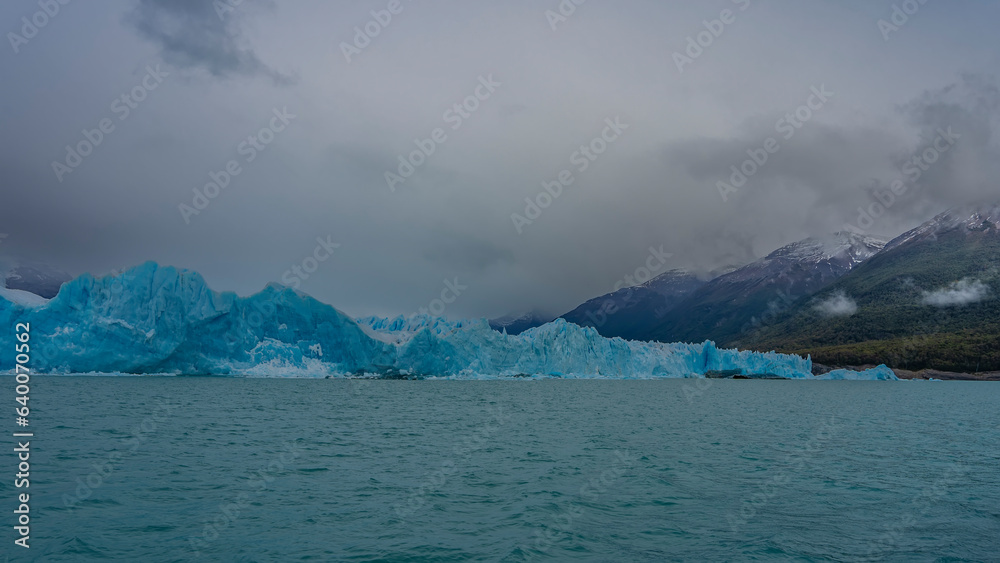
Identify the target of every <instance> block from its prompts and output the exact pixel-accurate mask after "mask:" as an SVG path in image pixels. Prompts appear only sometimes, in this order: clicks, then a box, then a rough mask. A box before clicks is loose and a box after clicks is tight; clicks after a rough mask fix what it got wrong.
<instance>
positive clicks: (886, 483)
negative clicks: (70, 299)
mask: <svg viewBox="0 0 1000 563" xmlns="http://www.w3.org/2000/svg"><path fill="white" fill-rule="evenodd" d="M7 387H9V388H12V385H8V386H7ZM10 396H11V401H9V402H11V403H13V391H12V390H11V393H10ZM31 407H32V408H31V417H30V419H31V425H32V426H31V430H33V431H34V432H35V437H34V438H33V439H32V442H31V450H32V456H31V487H30V493H31V511H32V512H31V515H32V520H31V525H32V528H31V540H30V543H31V546H32V547H31V549H30V550H25V549H23V548H19V547H15V546H14V545H13V541H14V537H15V535H14V532H13V530H12V526H13V518H12V517H11V516H10V510H11V509H12V507H13V506H14V498H15V494H16V493H15V489H14V487H13V480H12V479H7V478H5V479H3V484H2V485H0V498H2V499H3V506H5V507H7V508H6V509H5V511H6V512H7V514H8V517H7V524H5V529H6V532H5V536H6V537H7V539H6V540H5V542H4V543H5V545H4V548H3V551H2V553H4V554H5V555H8V556H9V557H10V561H143V562H153V561H194V560H200V561H247V562H249V561H358V562H360V561H400V562H432V561H433V562H439V561H440V562H443V561H512V562H513V561H565V560H572V561H861V560H872V561H875V560H877V561H1000V385H995V384H988V383H965V382H942V383H936V382H798V381H727V380H717V381H706V380H662V381H558V380H543V381H415V382H407V381H359V380H351V381H347V380H302V379H299V380H276V379H227V378H173V377H162V378H160V377H158V378H131V377H130V378H111V377H35V378H33V379H32V388H31ZM11 418H13V415H11ZM11 424H12V421H11ZM9 436H10V433H8V438H7V440H8V444H12V443H13V438H10V437H9ZM7 451H8V454H7V455H6V456H3V460H4V461H3V462H2V463H3V464H4V466H5V467H7V473H8V474H9V476H11V477H12V475H13V473H14V471H13V470H14V468H15V467H16V461H15V458H14V455H13V454H12V453H10V450H9V449H8V450H7Z"/></svg>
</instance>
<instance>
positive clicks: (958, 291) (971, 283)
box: [924, 278, 990, 307]
mask: <svg viewBox="0 0 1000 563" xmlns="http://www.w3.org/2000/svg"><path fill="white" fill-rule="evenodd" d="M989 294H990V286H988V285H986V284H985V283H983V282H981V281H979V280H973V279H971V278H965V279H963V280H959V281H957V282H954V283H952V284H950V285H949V286H947V287H944V288H941V289H938V290H936V291H925V292H924V304H925V305H932V306H934V307H961V306H963V305H969V304H971V303H978V302H980V301H982V300H984V299H986V298H987V297H989Z"/></svg>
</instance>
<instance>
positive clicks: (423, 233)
mask: <svg viewBox="0 0 1000 563" xmlns="http://www.w3.org/2000/svg"><path fill="white" fill-rule="evenodd" d="M64 1H65V0H64ZM577 1H579V0H577ZM229 2H230V3H232V4H237V3H238V1H237V0H229ZM904 4H905V6H904ZM40 5H41V6H42V7H40ZM573 5H574V4H572V2H571V0H567V1H566V2H564V5H563V8H562V9H563V10H564V12H565V13H567V14H568V15H566V16H565V17H563V16H561V15H560V16H558V17H556V14H559V10H560V2H559V0H504V1H503V2H480V1H469V0H440V1H432V0H417V1H410V0H401V2H400V3H399V4H398V6H397V5H396V3H394V2H390V1H389V0H365V1H355V2H319V1H315V2H306V1H296V2H291V1H288V2H264V1H259V0H244V1H243V2H242V3H239V5H236V6H235V7H231V6H229V5H228V4H225V3H224V2H223V1H222V0H220V1H219V2H215V3H214V4H213V3H212V2H210V1H209V0H204V1H201V0H184V1H180V0H142V1H138V0H136V1H106V2H84V1H83V0H75V1H72V2H69V3H68V4H67V5H58V13H55V15H52V16H49V15H48V14H44V12H43V11H42V10H43V7H46V6H47V7H48V9H49V10H50V12H52V11H54V10H55V9H54V7H53V6H49V5H47V4H46V0H42V2H41V3H39V2H38V1H37V0H16V1H15V0H11V1H6V2H3V3H0V21H2V22H3V27H2V31H3V32H4V33H5V34H6V38H7V41H6V43H5V44H4V45H3V47H2V48H0V51H2V53H0V64H2V65H3V66H2V68H3V74H2V76H3V82H2V86H0V89H2V90H0V91H2V95H0V123H2V130H3V132H4V134H3V136H2V138H0V185H2V190H3V200H2V203H0V233H3V234H6V235H7V236H6V238H2V240H0V245H2V246H0V251H4V252H15V253H19V254H22V255H26V256H30V257H33V258H37V259H40V260H44V261H46V262H50V263H52V264H54V265H56V266H58V267H61V268H63V269H65V270H67V271H69V272H71V273H73V274H78V273H82V272H84V271H89V272H92V273H95V274H104V273H107V272H109V271H111V270H114V269H118V268H123V267H127V266H132V265H135V264H138V263H141V262H144V261H146V260H155V261H157V262H160V263H161V264H169V265H175V266H179V267H184V268H190V269H193V270H197V271H198V272H200V273H202V274H203V275H204V276H205V277H206V279H207V280H208V281H209V283H210V284H211V285H212V287H213V288H215V289H217V290H235V291H237V292H239V293H241V294H249V293H253V292H255V291H258V290H260V289H261V288H262V287H263V286H264V285H265V284H266V283H268V282H270V281H281V280H282V278H283V277H284V278H285V280H286V283H287V281H289V280H291V279H292V278H290V277H288V276H289V274H290V273H291V272H290V269H291V268H292V266H293V265H297V266H298V267H300V268H301V267H302V265H303V262H304V261H305V266H306V267H307V268H312V267H313V266H314V265H315V266H316V271H315V272H314V273H312V274H308V276H309V277H308V279H304V277H303V278H299V279H298V284H297V285H300V289H301V290H303V291H306V292H308V293H310V294H312V295H314V296H316V297H317V298H319V299H321V300H323V301H325V302H328V303H331V304H333V305H334V306H336V307H337V308H339V309H341V310H343V311H345V312H347V313H349V314H353V315H366V314H385V315H394V314H399V313H412V312H415V311H417V310H418V309H419V308H420V307H427V306H428V304H429V303H430V302H431V301H432V300H433V299H435V298H437V297H439V296H440V294H441V291H442V290H443V289H445V287H446V284H445V280H449V282H450V283H454V281H455V279H456V278H457V280H458V283H459V284H460V285H462V286H467V288H466V289H462V290H461V295H460V296H459V297H458V298H457V299H456V300H455V301H454V302H453V303H451V304H449V305H448V306H447V310H446V311H445V314H446V315H447V316H450V317H465V316H497V315H501V314H505V313H509V312H520V311H524V310H528V309H540V310H542V311H544V312H547V313H552V314H560V313H563V312H565V311H567V310H569V309H572V308H573V307H575V306H576V305H577V304H579V303H580V302H582V301H584V300H586V299H589V298H591V297H594V296H596V295H601V294H603V293H607V292H608V291H610V290H611V289H612V288H613V286H614V285H615V283H616V282H617V281H618V280H620V279H622V278H624V276H626V275H633V274H634V273H635V272H636V270H637V268H639V267H641V266H643V265H645V264H646V263H647V262H649V261H650V260H649V257H650V256H651V253H650V247H653V248H655V249H657V250H659V249H660V248H661V247H662V251H663V252H664V253H669V254H672V257H671V258H669V260H668V263H667V264H665V265H664V266H663V267H662V269H667V268H677V267H684V268H690V269H694V270H698V271H705V270H709V269H711V268H714V267H718V266H721V265H724V264H741V263H746V262H748V261H750V260H753V259H754V258H756V257H759V256H762V255H765V254H767V253H768V252H770V251H771V250H774V249H775V248H777V247H779V246H781V245H783V244H786V243H789V242H792V241H795V240H798V239H801V238H804V237H807V236H823V235H826V234H829V233H832V232H834V231H838V230H841V229H842V228H843V227H844V225H845V224H847V223H852V224H855V225H856V224H857V222H858V216H859V213H858V210H857V209H858V207H859V206H866V207H868V206H870V205H871V204H872V203H873V202H875V201H877V200H876V199H875V198H874V196H873V190H876V189H882V190H888V189H890V186H891V185H892V183H893V182H894V181H895V180H897V179H905V180H906V191H905V193H903V195H901V196H899V197H897V198H896V201H894V202H892V204H891V205H890V206H889V209H888V210H887V211H886V212H885V213H884V215H883V216H882V217H880V218H877V220H875V221H874V224H873V225H872V226H871V227H870V228H869V231H870V232H873V233H876V234H881V235H886V236H894V235H897V234H899V233H901V232H902V231H904V230H905V229H908V228H910V227H913V226H915V225H916V224H919V223H920V222H922V221H924V220H926V219H928V218H929V217H931V216H933V215H934V214H936V213H937V212H939V211H942V210H944V209H945V208H947V207H950V206H953V205H958V204H962V203H965V202H968V201H974V200H981V199H988V198H993V199H1000V190H998V181H997V178H998V177H1000V164H998V163H1000V158H998V156H1000V154H998V152H1000V151H998V141H997V139H996V136H995V135H994V132H995V131H996V128H997V127H998V125H1000V119H998V111H1000V110H998V104H1000V96H998V90H997V81H996V79H995V76H994V73H996V71H997V69H998V68H1000V42H998V41H997V39H996V22H997V21H998V20H1000V5H998V4H996V3H987V2H944V1H942V0H930V1H928V2H926V3H925V4H922V5H921V4H919V3H917V2H915V0H911V2H899V1H897V2H896V5H897V6H901V7H900V8H899V9H898V10H897V13H896V14H895V21H894V20H893V17H894V15H893V14H894V10H893V1H891V0H878V1H871V0H863V1H862V0H855V1H842V0H837V1H834V0H829V1H826V0H812V1H803V0H712V1H703V2H684V3H679V2H662V1H656V0H625V1H615V2H610V1H607V0H589V1H586V2H584V3H583V4H582V5H580V6H576V7H575V11H574V12H573V13H568V12H569V11H570V10H569V9H568V7H569V6H573ZM390 7H391V8H393V9H394V10H395V11H396V12H397V13H396V14H389V12H388V11H387V8H390ZM914 7H918V9H917V10H916V11H915V12H914V10H913V8H914ZM903 8H906V9H907V10H908V11H910V12H914V13H912V14H909V15H907V14H906V13H905V12H904V11H903ZM724 10H729V12H725V13H724V12H723V11H724ZM373 11H375V12H376V15H377V16H378V17H380V18H381V19H382V20H383V21H386V20H387V19H388V18H387V16H388V15H391V21H388V23H387V24H386V25H384V26H383V25H382V24H379V23H370V22H372V21H373V20H374V18H375V16H373V15H372V12H373ZM547 11H551V12H550V13H547ZM39 14H44V16H43V15H39ZM22 18H27V22H29V23H28V24H26V23H25V20H23V19H22ZM904 18H905V20H906V21H903V20H904ZM33 19H34V20H35V22H34V23H30V22H31V21H32V20H33ZM712 20H719V21H718V22H713V21H712ZM722 20H725V21H722ZM880 20H883V23H882V24H880V23H879V21H880ZM704 22H707V24H706V23H704ZM40 23H43V24H44V25H38V24H40ZM366 24H368V29H369V30H371V31H374V32H375V33H374V34H373V35H375V36H374V37H369V36H368V34H367V33H365V32H364V29H365V26H366ZM706 26H707V28H711V29H707V28H706ZM356 27H357V28H360V29H361V32H362V35H360V36H359V35H358V32H357V31H356V30H355V28H356ZM33 30H34V33H32V31H33ZM713 31H714V32H715V34H714V35H713ZM702 32H704V33H702ZM699 33H701V36H700V37H699ZM716 35H717V37H716ZM29 36H30V37H29ZM689 38H690V41H689ZM699 39H700V40H701V41H702V44H703V45H707V46H702V45H696V43H697V41H698V40H699ZM348 46H349V47H348ZM685 51H687V53H685ZM675 53H676V55H675ZM685 57H686V58H685ZM348 59H350V60H348ZM813 88H815V89H816V90H815V91H816V92H825V94H824V95H823V96H822V97H819V96H818V95H817V94H814V93H813ZM477 94H478V95H479V99H476V98H475V96H476V95H477ZM123 96H125V98H123ZM470 96H472V98H469V97H470ZM456 103H459V104H463V103H464V104H465V105H466V107H465V108H461V110H460V111H459V112H456V111H454V109H453V106H455V104H456ZM807 103H811V104H812V106H813V109H810V110H808V111H805V110H802V109H800V106H803V105H804V104H807ZM469 108H472V110H471V111H469ZM449 109H451V110H452V111H451V112H450V113H449V112H448V110H449ZM797 110H798V111H799V118H798V119H795V118H794V114H795V112H796V111H797ZM789 113H791V114H793V119H795V121H794V123H796V124H797V126H794V128H793V129H789V128H788V123H789V121H788V120H787V118H785V116H786V114H789ZM278 116H283V117H278ZM293 116H294V117H293ZM803 116H808V117H807V118H806V119H804V120H801V118H802V117H803ZM782 119H786V120H785V121H780V120H782ZM102 120H104V121H103V125H104V127H105V128H106V129H107V130H108V131H110V132H107V133H100V135H101V136H102V137H103V138H102V139H100V143H99V144H97V146H95V147H93V148H92V151H88V150H87V148H88V143H91V144H96V143H94V140H96V139H97V136H98V133H97V132H95V131H94V130H96V131H98V132H99V131H100V127H101V125H102ZM606 120H610V122H611V123H614V122H615V120H617V122H618V123H619V124H621V125H618V126H616V128H615V129H612V128H610V127H609V126H608V125H607V123H608V121H606ZM111 127H113V129H111ZM271 127H274V130H273V131H272V130H270V128H271ZM948 127H951V128H952V132H953V133H954V134H955V135H958V138H957V140H954V139H952V141H953V142H942V141H940V140H938V139H937V137H938V135H939V133H938V131H939V130H941V131H947V128H948ZM262 128H268V129H269V130H268V131H265V132H264V133H263V134H261V129H262ZM437 129H441V131H438V132H436V133H435V130H437ZM84 130H87V131H89V133H88V135H89V137H90V139H91V141H87V138H88V135H85V134H84ZM790 131H794V133H793V134H791V135H790V136H787V137H786V135H788V132H790ZM251 135H253V136H258V135H260V137H259V138H257V139H255V140H248V137H250V136H251ZM602 135H603V136H604V139H602V140H600V141H595V142H594V143H593V144H592V141H594V139H599V138H601V137H602ZM435 136H437V139H439V140H441V139H443V140H442V141H441V142H437V141H435V140H434V137H435ZM768 138H773V139H774V141H775V144H771V145H769V146H770V148H771V149H772V152H770V153H767V151H765V150H763V149H762V147H764V146H765V144H766V141H767V139H768ZM418 139H419V140H421V141H422V144H423V145H424V147H432V148H433V154H431V155H430V156H426V157H424V156H423V155H418V157H417V158H415V161H416V162H418V163H419V164H418V165H417V166H414V168H413V173H412V175H409V177H408V178H402V177H400V178H401V179H402V180H403V181H401V182H396V181H387V179H386V172H387V171H388V172H392V173H394V174H399V173H400V170H399V166H400V162H399V157H400V155H403V156H404V157H406V156H408V155H410V153H411V152H412V151H414V150H418V147H417V145H416V144H415V142H414V141H415V140H418ZM610 139H613V140H610ZM427 140H429V141H427ZM609 140H610V141H609ZM264 141H269V142H268V143H267V144H263V142H264ZM935 141H937V146H938V148H944V147H947V150H943V151H942V152H941V154H940V155H939V157H938V158H936V159H935V160H936V162H934V163H933V164H930V165H928V166H926V170H922V171H921V174H920V176H919V178H914V177H913V175H912V174H911V175H909V176H908V175H907V174H905V173H904V172H903V170H904V168H905V166H906V165H905V163H906V161H907V160H912V158H913V157H914V156H915V155H920V154H923V153H924V151H925V150H926V149H927V148H928V147H932V146H934V143H935ZM254 143H256V145H257V147H258V148H254ZM67 145H69V146H71V147H74V148H79V149H81V150H82V152H88V153H89V154H87V155H79V158H76V157H74V156H73V155H68V154H67ZM581 145H588V146H592V147H594V149H595V150H598V151H599V150H603V151H604V152H603V153H602V154H599V155H598V154H596V153H590V154H591V157H593V159H592V160H591V158H588V157H587V156H583V155H582V153H577V151H579V150H580V147H581ZM588 150H589V149H588ZM748 150H749V151H756V152H755V154H757V155H761V154H762V153H767V157H768V160H767V162H766V163H764V164H762V165H760V166H758V167H757V170H756V171H755V172H754V173H753V174H752V175H750V177H749V178H748V180H747V181H746V183H745V184H744V185H742V187H740V188H739V189H738V190H736V191H735V192H729V191H728V190H723V191H724V192H727V193H726V197H725V200H724V198H723V197H722V194H720V189H719V184H718V183H719V182H721V181H725V182H727V183H728V182H729V181H730V176H731V175H732V174H733V172H732V169H731V167H732V166H734V165H735V166H737V167H739V166H741V165H743V162H744V161H745V160H747V159H748V158H750V156H749V155H748V153H747V151H748ZM73 152H74V153H76V152H78V151H77V150H74V151H73ZM428 152H430V151H429V150H428ZM574 153H577V154H574ZM251 156H252V157H253V159H252V160H250V157H251ZM931 156H933V155H931ZM584 161H586V162H587V164H586V169H585V170H584V169H583V168H584V165H583V164H582V163H583V162H584ZM227 166H230V167H232V166H236V167H238V168H232V170H239V172H238V173H237V174H231V177H230V180H229V183H228V185H227V186H226V187H225V188H224V189H222V190H221V193H219V194H218V195H217V196H216V197H214V198H212V199H210V200H208V199H206V200H204V201H200V200H198V199H197V198H196V196H195V192H194V191H193V190H194V189H195V188H198V189H200V190H204V189H205V185H206V184H207V183H209V182H210V181H212V178H211V177H210V174H212V173H216V174H215V176H216V178H219V177H220V176H219V174H218V173H220V172H222V171H225V170H226V168H227ZM752 168H753V167H748V169H752ZM564 170H566V171H568V173H566V174H564V178H565V179H572V183H571V184H569V185H567V186H565V187H564V188H563V189H562V191H561V193H560V194H559V197H557V198H555V199H554V201H552V200H550V199H547V194H546V195H542V196H540V195H539V194H543V193H545V192H544V190H543V187H542V183H543V182H553V181H556V180H558V178H559V175H560V172H562V171H564ZM403 172H407V173H408V172H409V170H407V169H405V168H404V170H403ZM391 179H392V178H391V177H390V180H391ZM737 180H739V178H737ZM390 183H392V184H393V186H392V189H390V186H389V184H390ZM567 183H568V182H567ZM552 189H553V190H555V188H552ZM556 193H559V192H558V191H557V192H556ZM525 198H531V199H533V200H539V201H540V202H541V203H543V204H549V203H550V205H548V206H547V207H546V208H545V209H543V210H541V214H540V216H535V215H534V214H533V213H532V214H531V215H526V210H525V207H526V203H525ZM206 202H207V204H208V205H207V207H204V209H202V210H198V209H197V207H199V206H204V204H205V203H206ZM182 204H183V205H185V206H189V209H188V210H187V211H186V212H185V208H183V207H181V206H182ZM192 210H194V211H198V213H197V214H194V213H192ZM532 211H533V210H532ZM529 212H530V211H529ZM512 214H519V215H521V216H524V217H525V219H529V218H531V217H534V219H533V220H532V221H531V222H530V223H527V222H524V221H520V220H519V219H518V218H516V217H515V218H512ZM519 231H520V232H519ZM318 238H319V239H323V240H325V241H326V242H327V246H328V247H330V248H331V250H329V253H330V255H329V257H328V258H326V259H325V260H319V261H316V262H313V261H311V260H309V257H311V256H319V257H321V258H323V257H326V256H327V253H328V251H327V250H320V251H319V252H315V251H316V248H317V246H318V243H317V239H318ZM333 243H335V245H334V244H333ZM653 263H654V264H658V262H653ZM292 275H294V274H292ZM295 277H297V278H298V276H295Z"/></svg>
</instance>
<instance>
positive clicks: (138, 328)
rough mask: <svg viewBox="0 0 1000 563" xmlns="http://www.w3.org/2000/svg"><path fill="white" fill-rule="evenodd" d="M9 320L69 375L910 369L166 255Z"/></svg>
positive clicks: (8, 303)
mask: <svg viewBox="0 0 1000 563" xmlns="http://www.w3.org/2000/svg"><path fill="white" fill-rule="evenodd" d="M0 323H4V324H5V325H6V326H8V327H13V326H14V323H29V324H30V326H31V367H32V370H33V371H34V372H41V373H56V374H79V373H120V374H172V375H182V374H183V375H232V376H268V377H282V376H284V377H290V376H295V377H345V376H372V377H394V378H417V379H423V378H446V379H490V378H513V377H535V378H537V377H559V378H611V379H651V378H680V377H704V376H705V374H706V373H708V372H712V371H738V372H739V373H742V374H745V375H752V374H758V375H761V374H767V375H773V376H778V377H782V378H788V379H896V377H895V375H894V374H893V373H892V371H891V370H890V369H889V368H887V367H885V366H879V367H878V368H875V369H873V370H867V371H864V372H853V371H848V370H837V371H836V372H831V373H830V374H826V375H825V376H822V377H821V378H816V377H814V376H813V375H812V361H811V359H810V358H802V357H800V356H794V355H787V354H778V353H775V352H769V353H759V352H750V351H739V350H725V349H719V348H717V347H716V346H715V344H714V343H713V342H711V341H708V342H704V343H701V344H683V343H673V344H667V343H660V342H637V341H625V340H622V339H620V338H610V339H609V338H604V337H602V336H600V335H599V334H598V333H597V331H596V330H595V329H593V328H589V327H580V326H577V325H575V324H572V323H569V322H566V321H565V320H563V319H557V320H555V321H553V322H550V323H548V324H545V325H542V326H539V327H536V328H533V329H530V330H527V331H525V332H524V333H521V334H519V335H508V334H506V332H497V331H495V330H493V329H492V328H491V327H490V325H489V322H488V321H487V320H486V319H476V320H458V321H451V320H448V319H444V318H440V317H431V316H427V315H415V316H411V317H396V318H381V317H366V318H361V319H353V318H351V317H349V316H347V315H346V314H344V313H342V312H340V311H338V310H337V309H335V308H334V307H332V306H330V305H327V304H325V303H321V302H320V301H317V300H316V299H313V298H312V297H310V296H308V295H306V294H304V293H301V292H299V291H295V290H293V289H290V288H287V287H284V286H281V285H277V284H270V285H268V286H267V287H266V288H265V289H264V290H263V291H261V292H260V293H257V294H255V295H252V296H249V297H240V296H238V295H236V294H235V293H232V292H221V293H220V292H216V291H213V290H211V289H210V288H209V287H208V285H207V284H206V282H205V280H204V279H203V278H202V277H201V276H200V275H199V274H198V273H196V272H193V271H190V270H183V269H178V268H174V267H168V266H167V267H165V266H160V265H158V264H156V263H155V262H147V263H145V264H142V265H140V266H137V267H135V268H131V269H128V270H125V271H121V272H116V273H113V274H110V275H107V276H104V277H99V278H98V277H94V276H91V275H89V274H86V275H83V276H80V277H78V278H76V279H74V280H72V281H70V282H67V283H65V284H64V285H63V286H62V288H61V289H60V291H59V293H58V294H57V295H56V296H55V297H53V298H52V299H41V298H38V299H33V298H25V296H24V295H21V294H19V293H13V292H12V291H5V292H0ZM14 345H15V339H14V333H13V331H11V330H8V331H4V332H3V333H2V334H0V346H2V347H3V349H7V350H13V349H14ZM0 361H7V360H5V359H0ZM0 368H2V364H0ZM11 372H12V370H6V371H5V373H11Z"/></svg>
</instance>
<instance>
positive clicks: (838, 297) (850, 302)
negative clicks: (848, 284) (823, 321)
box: [816, 291, 858, 317]
mask: <svg viewBox="0 0 1000 563" xmlns="http://www.w3.org/2000/svg"><path fill="white" fill-rule="evenodd" d="M816 310H817V311H819V312H820V313H822V314H823V315H825V316H827V317H850V316H851V315H853V314H854V313H857V312H858V303H857V302H856V301H855V300H854V299H851V298H850V297H848V296H847V294H845V293H844V292H843V291H838V292H836V293H834V294H833V295H831V296H830V297H828V298H826V299H824V300H823V301H821V302H819V303H818V304H817V305H816Z"/></svg>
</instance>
